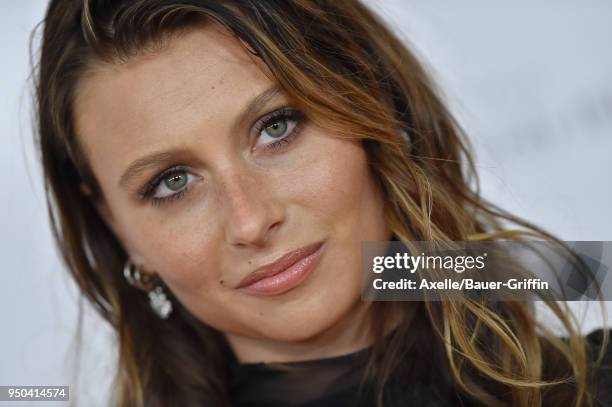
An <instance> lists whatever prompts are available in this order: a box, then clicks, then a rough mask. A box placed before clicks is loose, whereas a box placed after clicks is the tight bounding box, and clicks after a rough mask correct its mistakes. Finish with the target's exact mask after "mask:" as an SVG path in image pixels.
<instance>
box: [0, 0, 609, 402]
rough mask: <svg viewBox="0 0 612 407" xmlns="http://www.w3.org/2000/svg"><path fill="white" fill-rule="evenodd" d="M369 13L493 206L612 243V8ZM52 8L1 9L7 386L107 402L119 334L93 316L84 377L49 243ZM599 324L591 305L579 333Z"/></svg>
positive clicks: (492, 6)
mask: <svg viewBox="0 0 612 407" xmlns="http://www.w3.org/2000/svg"><path fill="white" fill-rule="evenodd" d="M368 3H369V4H370V5H372V7H374V8H375V9H376V10H378V11H379V12H380V14H382V15H383V16H384V17H385V18H386V19H388V20H389V22H390V23H391V24H392V26H393V27H394V28H395V29H397V30H398V31H399V32H400V33H401V34H402V35H403V36H404V38H406V39H407V40H408V41H409V42H410V43H411V44H412V46H413V48H414V49H415V50H416V51H417V53H418V55H420V56H421V57H422V59H423V60H424V61H425V62H426V63H427V64H428V65H429V66H430V68H431V71H432V72H433V74H434V76H435V78H436V79H437V80H438V82H439V83H440V84H441V86H442V88H443V90H444V93H445V95H446V97H447V100H448V102H449V103H450V106H451V108H452V111H453V112H454V113H455V114H456V115H457V117H458V118H459V120H460V123H461V124H462V125H463V126H464V127H465V128H466V130H467V132H468V134H470V136H471V139H472V141H473V143H474V145H475V148H476V153H477V160H476V162H477V165H478V169H479V171H480V175H481V180H482V186H483V193H484V195H485V197H487V198H489V199H491V200H492V201H493V202H495V203H498V204H500V205H501V206H503V207H504V208H506V209H509V210H511V211H513V212H514V213H516V214H518V215H521V216H524V217H526V218H528V219H530V220H533V221H534V222H536V223H538V224H540V225H542V226H544V227H545V228H547V229H549V230H551V231H552V232H554V233H556V234H558V235H559V236H561V237H562V238H563V239H565V240H612V213H611V208H612V157H611V156H612V52H611V51H610V50H611V49H612V47H611V44H610V43H611V40H612V24H610V21H612V3H610V2H609V1H605V0H600V1H596V0H591V1H577V0H576V1H562V0H555V1H552V0H550V1H540V2H537V3H536V2H531V1H526V0H521V1H513V2H504V4H501V2H495V3H494V2H489V1H484V0H481V1H477V0H469V1H462V2H454V1H451V0H446V1H442V0H435V1H432V0H427V1H424V0H423V1H410V0H384V1H374V0H370V1H368ZM44 8H45V1H42V0H29V1H27V2H3V3H2V5H0V42H1V44H2V53H3V63H2V65H1V67H0V72H1V75H0V83H1V88H0V89H1V90H2V98H0V107H1V108H0V129H1V131H2V133H1V136H0V171H1V172H0V174H1V175H0V186H1V188H0V225H1V229H0V258H2V270H1V272H0V320H1V321H2V323H3V326H2V331H1V332H2V334H1V335H0V345H1V346H0V385H11V384H31V385H68V384H69V385H70V386H71V391H72V394H71V399H73V400H74V399H75V396H77V394H78V397H79V401H78V405H87V406H102V405H105V402H106V394H107V393H108V386H109V385H110V380H111V377H112V374H113V362H114V360H113V346H112V335H111V332H110V331H109V330H108V328H107V327H106V326H105V325H104V324H103V323H101V322H100V320H99V319H98V318H97V317H96V316H95V315H94V314H93V313H92V312H91V310H89V309H88V308H87V307H86V308H85V309H86V313H85V318H84V320H83V325H82V326H83V329H84V333H85V335H84V337H85V342H84V343H83V344H82V349H81V350H82V358H81V362H80V367H78V366H77V367H75V364H74V353H75V347H74V342H73V338H74V332H75V330H76V328H77V307H78V303H79V296H78V293H77V291H76V289H75V287H74V285H73V284H72V282H71V281H70V280H69V279H68V277H67V273H66V272H65V271H64V270H62V267H61V265H60V264H59V261H58V259H57V255H56V252H55V249H54V246H53V244H52V241H51V237H50V232H49V229H48V224H47V218H46V209H45V204H44V195H43V192H42V185H41V182H40V173H39V168H38V166H37V164H36V159H35V153H34V151H33V147H32V142H31V128H30V110H31V108H30V92H29V88H28V86H27V84H26V80H27V76H28V73H29V71H30V67H29V61H28V37H29V34H30V31H31V30H32V28H33V27H34V25H35V24H36V23H37V22H38V21H39V20H40V19H41V18H42V16H43V13H44ZM576 305H577V307H578V308H579V309H580V310H581V311H584V307H583V306H582V305H583V304H576ZM608 309H609V311H612V303H610V305H609V306H608ZM542 318H544V319H545V318H547V317H546V315H544V316H542ZM601 323H602V322H601V315H600V314H599V312H597V310H596V309H589V310H587V313H586V314H585V318H584V327H583V330H584V331H585V332H588V331H590V330H591V329H593V328H596V327H598V326H600V325H601ZM75 372H79V374H78V375H77V374H74V373H75ZM77 378H78V382H75V379H77ZM0 404H1V402H0ZM54 404H59V403H49V405H54ZM10 405H28V403H11V404H10Z"/></svg>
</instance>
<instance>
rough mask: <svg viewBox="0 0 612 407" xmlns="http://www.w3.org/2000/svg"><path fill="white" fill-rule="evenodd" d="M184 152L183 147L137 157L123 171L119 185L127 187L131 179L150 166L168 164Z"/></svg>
mask: <svg viewBox="0 0 612 407" xmlns="http://www.w3.org/2000/svg"><path fill="white" fill-rule="evenodd" d="M182 152H184V151H183V150H182V149H172V150H164V151H160V152H156V153H152V154H149V155H146V156H144V157H142V158H139V159H137V160H136V161H134V162H132V163H131V164H130V166H129V167H128V168H127V169H126V170H125V171H124V172H123V175H121V178H119V187H125V186H126V185H127V184H129V182H130V180H132V179H133V178H135V177H137V176H138V175H139V174H140V173H142V172H144V171H146V170H147V169H148V168H151V167H158V166H160V165H163V164H166V163H168V162H170V161H171V160H172V159H173V158H174V157H176V156H177V155H179V154H180V153H182Z"/></svg>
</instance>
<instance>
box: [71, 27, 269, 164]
mask: <svg viewBox="0 0 612 407" xmlns="http://www.w3.org/2000/svg"><path fill="white" fill-rule="evenodd" d="M212 27H214V26H209V27H206V28H203V29H202V28H199V29H197V30H196V29H194V30H191V31H189V32H187V33H185V34H183V35H181V36H180V37H175V38H173V39H172V40H171V41H169V42H168V43H167V44H166V46H165V47H164V48H163V49H161V50H159V51H157V52H155V53H154V54H150V55H143V56H137V57H134V58H133V59H132V60H128V61H127V62H125V63H122V64H116V65H111V64H102V65H101V66H99V67H98V68H95V69H94V70H93V71H92V72H90V73H89V74H88V75H87V76H85V77H84V78H83V79H82V81H81V83H80V84H79V87H78V91H77V97H76V99H75V119H76V128H77V134H78V136H79V139H80V142H81V143H82V145H83V147H84V150H85V152H86V154H87V156H88V158H89V159H90V160H91V161H92V167H93V168H94V171H95V168H96V167H97V166H101V165H102V161H105V160H107V159H108V157H114V159H115V160H117V161H124V160H128V159H129V158H133V157H134V156H137V155H139V154H140V153H145V152H147V151H146V150H147V149H152V148H153V146H156V147H157V148H156V149H159V148H161V147H163V146H164V145H165V144H168V143H176V142H177V139H178V138H179V136H180V137H182V136H187V135H191V136H193V137H196V136H197V135H198V134H201V131H202V129H203V128H210V129H211V130H214V131H216V132H222V131H224V130H227V129H228V128H229V127H228V128H225V127H224V125H226V126H230V125H231V124H232V123H233V122H234V121H235V118H236V115H237V113H238V111H239V110H240V109H241V107H242V105H243V104H244V103H246V101H248V100H250V99H252V98H253V97H255V96H257V95H258V94H259V93H261V92H263V91H265V90H266V89H268V88H270V86H271V85H273V82H272V81H271V80H270V78H269V77H268V76H267V75H266V74H265V73H264V72H263V70H262V69H261V64H257V63H256V62H255V59H254V58H253V57H252V56H251V55H250V54H249V53H248V52H247V51H246V50H245V48H244V47H243V46H242V44H241V43H240V42H239V41H238V40H236V39H235V38H234V37H232V36H231V35H229V34H227V33H226V32H223V31H221V30H219V29H215V28H212ZM93 152H95V154H92V153H93ZM124 156H125V157H124ZM128 156H129V158H128ZM97 158H98V159H99V160H100V162H98V163H96V162H95V161H96V159H97ZM96 164H98V165H96Z"/></svg>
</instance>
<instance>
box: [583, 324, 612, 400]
mask: <svg viewBox="0 0 612 407" xmlns="http://www.w3.org/2000/svg"><path fill="white" fill-rule="evenodd" d="M606 336H607V337H608V338H609V339H608V340H607V342H606V340H605V339H604V338H605V337H606ZM585 339H586V342H587V347H588V352H589V364H590V368H591V369H590V370H591V375H590V378H591V382H592V384H593V406H596V407H603V406H606V407H608V406H612V342H611V341H612V331H610V330H607V331H604V330H603V329H597V330H595V331H592V332H591V333H589V334H588V335H586V337H585ZM604 342H606V343H604ZM604 345H605V347H604Z"/></svg>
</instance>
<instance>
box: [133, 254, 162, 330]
mask: <svg viewBox="0 0 612 407" xmlns="http://www.w3.org/2000/svg"><path fill="white" fill-rule="evenodd" d="M123 276H124V277H125V279H126V280H127V281H128V283H130V285H132V286H133V287H136V288H138V289H140V290H143V291H146V292H147V294H148V296H149V303H150V305H151V308H152V309H153V311H155V313H156V314H157V315H158V316H159V317H160V318H161V319H167V318H168V316H169V315H170V313H171V312H172V302H171V301H170V300H169V299H168V296H167V295H166V293H165V292H164V289H163V287H162V286H161V285H155V283H154V281H153V280H154V277H152V275H151V274H149V273H141V272H140V268H139V267H138V266H136V265H135V264H134V263H132V262H131V260H130V259H127V260H126V262H125V265H124V266H123Z"/></svg>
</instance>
